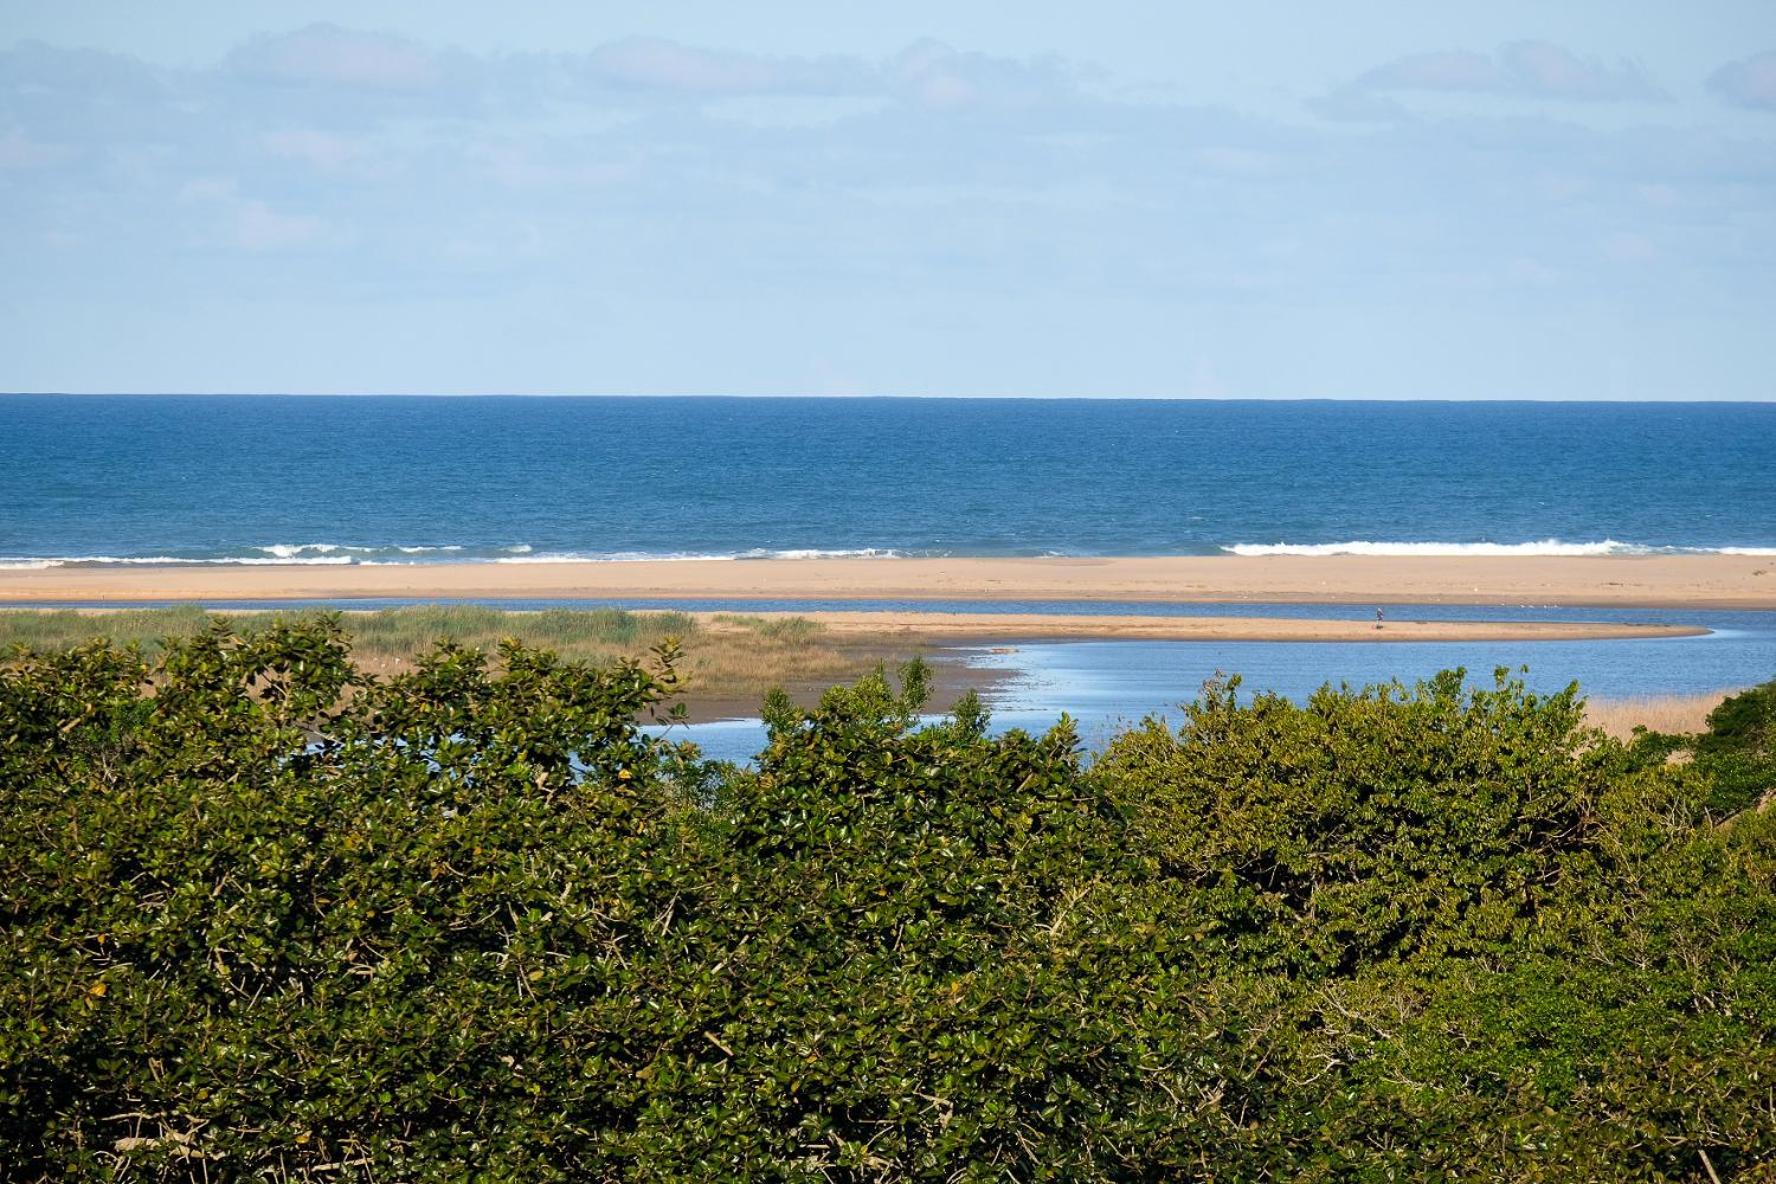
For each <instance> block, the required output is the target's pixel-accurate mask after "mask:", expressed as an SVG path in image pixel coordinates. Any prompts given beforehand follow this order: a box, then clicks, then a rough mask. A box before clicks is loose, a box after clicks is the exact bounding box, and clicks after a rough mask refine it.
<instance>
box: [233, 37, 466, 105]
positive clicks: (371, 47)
mask: <svg viewBox="0 0 1776 1184" xmlns="http://www.w3.org/2000/svg"><path fill="white" fill-rule="evenodd" d="M228 65H229V67H230V68H231V69H232V70H233V71H234V72H235V73H236V74H237V75H239V76H241V77H243V78H251V79H256V80H261V81H266V82H277V83H285V84H292V85H318V86H345V87H357V88H363V89H367V90H382V91H420V90H427V89H430V88H431V87H433V86H436V85H437V84H438V83H439V82H440V81H441V80H442V78H443V76H444V70H443V68H442V67H441V65H440V63H439V61H438V59H437V58H436V57H435V56H434V55H433V54H432V53H430V52H429V51H428V50H426V49H425V48H424V47H423V46H420V45H418V44H417V43H415V42H412V41H408V40H406V39H405V38H401V37H396V36H393V35H391V34H387V33H366V32H359V31H357V30H353V29H342V28H340V27H339V26H337V25H329V24H315V25H309V26H308V27H307V28H303V29H298V30H296V31H295V32H293V33H280V34H267V35H262V36H259V37H255V38H253V39H252V40H251V41H249V42H247V44H245V45H243V46H241V47H240V48H239V49H237V50H235V51H234V53H232V54H230V55H229V58H228Z"/></svg>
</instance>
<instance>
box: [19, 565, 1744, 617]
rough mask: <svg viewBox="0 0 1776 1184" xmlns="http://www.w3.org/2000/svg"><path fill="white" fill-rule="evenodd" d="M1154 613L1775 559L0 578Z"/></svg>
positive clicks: (1598, 601) (307, 596)
mask: <svg viewBox="0 0 1776 1184" xmlns="http://www.w3.org/2000/svg"><path fill="white" fill-rule="evenodd" d="M360 597H361V598H408V599H434V598H474V599H479V598H537V599H574V598H585V599H617V600H621V599H626V598H628V599H643V598H684V599H736V600H740V599H751V600H765V599H782V600H1153V601H1198V602H1229V603H1241V602H1245V603H1251V602H1280V603H1322V604H1324V603H1357V604H1492V605H1525V606H1535V605H1580V606H1585V605H1591V606H1627V607H1672V608H1682V607H1695V608H1719V609H1731V608H1776V556H1765V555H1725V554H1702V555H1646V556H1583V557H1568V556H1512V557H1504V558H1497V557H1486V558H1478V557H1442V556H1439V557H1418V556H1413V557H1404V556H1364V555H1332V556H1313V557H1303V556H1262V557H1241V556H1201V557H1199V556H1156V557H1140V558H1106V559H979V558H964V559H759V560H689V561H637V562H612V563H512V564H504V563H461V564H447V563H437V564H396V565H388V566H374V565H351V566H346V565H340V566H308V567H303V566H278V565H268V566H256V567H249V566H239V567H235V566H199V565H181V566H171V565H169V566H73V565H70V566H63V567H50V568H41V569H18V568H15V569H7V570H0V602H11V603H14V604H41V603H46V602H91V603H105V602H117V601H191V600H197V601H204V600H207V601H217V600H313V599H338V598H360Z"/></svg>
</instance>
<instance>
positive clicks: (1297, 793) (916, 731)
mask: <svg viewBox="0 0 1776 1184" xmlns="http://www.w3.org/2000/svg"><path fill="white" fill-rule="evenodd" d="M674 659H675V653H674V650H673V648H672V647H671V645H670V644H666V645H663V646H662V647H661V649H660V650H659V651H658V653H657V659H656V661H655V662H654V664H653V665H651V666H650V667H647V668H643V667H641V666H639V665H636V664H634V663H628V664H623V665H619V666H614V667H607V668H595V667H591V666H587V665H584V664H580V663H574V662H564V661H560V660H558V659H556V658H554V657H553V656H551V655H549V654H547V653H544V652H540V651H535V650H530V649H526V648H524V647H522V646H517V645H510V646H507V647H505V648H504V650H503V651H502V653H501V654H500V657H499V661H498V662H497V664H494V665H492V666H490V664H489V663H488V662H487V661H486V660H485V659H484V658H483V657H482V656H481V655H480V654H478V653H476V652H473V651H469V650H464V649H460V648H456V647H453V646H450V645H444V646H441V647H439V648H438V649H437V650H436V651H434V652H433V653H432V655H431V656H430V657H429V658H427V659H425V660H424V661H423V662H421V663H420V664H419V666H418V667H417V668H416V669H415V670H414V671H413V672H411V673H409V674H405V675H401V676H399V677H396V678H392V679H375V678H371V677H369V676H367V675H364V674H362V673H361V672H359V671H358V670H356V669H355V668H354V667H353V665H352V663H351V661H350V658H349V655H348V654H347V652H346V648H345V645H344V642H343V639H342V636H341V635H340V633H339V632H338V627H337V624H336V623H335V622H331V621H328V620H326V619H308V620H302V621H298V622H282V623H277V624H271V625H266V626H264V627H260V628H255V629H253V630H252V631H251V632H247V633H235V632H231V631H230V630H229V629H228V628H226V627H223V626H216V627H211V628H208V629H206V630H203V631H200V632H197V633H196V634H195V635H194V636H190V637H187V638H185V639H174V640H171V641H169V642H168V643H167V644H166V645H165V646H164V648H162V649H160V650H159V651H157V652H156V654H155V656H154V657H153V660H152V661H150V660H148V659H146V658H144V656H143V654H142V653H141V652H140V651H136V650H132V649H119V648H114V647H112V646H109V645H106V644H93V645H87V646H82V647H79V648H76V649H72V650H67V651H63V652H59V653H52V654H46V655H25V656H23V657H21V658H20V659H19V660H17V661H15V662H13V663H11V664H9V665H7V666H5V667H0V926H3V927H4V932H5V949H4V961H0V1149H4V1152H5V1154H4V1155H0V1179H16V1180H33V1181H34V1180H61V1179H94V1180H97V1179H193V1180H223V1179H253V1178H265V1179H275V1180H292V1179H310V1180H340V1179H361V1180H374V1179H382V1180H386V1179H398V1180H416V1181H429V1180H437V1181H444V1180H460V1179H465V1178H469V1179H486V1180H525V1181H529V1180H602V1179H624V1180H650V1181H667V1180H730V1179H733V1180H754V1179H756V1180H808V1181H813V1180H983V1181H984V1180H1004V1179H1015V1180H1037V1179H1052V1180H1140V1181H1156V1180H1172V1179H1216V1180H1265V1179H1308V1180H1353V1181H1355V1180H1407V1179H1424V1180H1432V1179H1436V1180H1443V1179H1467V1178H1474V1179H1491V1180H1501V1179H1526V1180H1527V1179H1541V1180H1670V1179H1685V1178H1691V1179H1702V1178H1705V1177H1706V1173H1707V1171H1709V1170H1713V1171H1715V1172H1717V1173H1719V1174H1720V1175H1721V1177H1722V1178H1723V1179H1725V1180H1731V1179H1735V1178H1737V1179H1744V1180H1750V1179H1754V1178H1768V1173H1769V1172H1770V1171H1772V1165H1773V1164H1776V1121H1772V1115H1771V1112H1770V1110H1769V1088H1770V1082H1771V1081H1772V1080H1773V1078H1776V1053H1773V1052H1772V1050H1773V1049H1776V1032H1773V1031H1772V1026H1773V1019H1772V1017H1776V978H1773V976H1772V971H1771V967H1772V966H1773V965H1776V889H1773V884H1776V815H1772V814H1771V813H1770V812H1767V811H1766V812H1763V813H1759V812H1755V811H1754V812H1746V813H1743V814H1741V815H1739V816H1738V817H1736V818H1733V819H1731V820H1730V821H1728V822H1726V823H1725V824H1724V825H1717V824H1716V820H1715V818H1714V816H1712V815H1710V814H1709V813H1708V812H1707V811H1705V810H1704V808H1703V802H1704V799H1705V798H1706V797H1707V795H1708V793H1709V792H1710V783H1709V781H1708V780H1707V778H1706V776H1705V775H1703V774H1702V773H1699V772H1697V771H1696V770H1695V769H1691V768H1685V767H1680V766H1676V765H1669V764H1667V763H1665V762H1663V761H1659V760H1649V759H1644V758H1643V757H1642V756H1640V755H1637V754H1636V752H1635V751H1634V750H1633V749H1631V748H1628V747H1625V746H1623V745H1621V744H1618V743H1616V742H1614V741H1610V740H1608V739H1606V738H1604V737H1602V736H1600V735H1598V734H1596V733H1593V732H1589V731H1587V730H1585V729H1584V728H1583V727H1582V726H1581V725H1580V721H1579V709H1578V705H1577V699H1576V695H1575V694H1574V693H1573V692H1572V691H1568V692H1565V693H1563V694H1560V695H1555V696H1546V697H1543V696H1535V695H1531V694H1529V693H1527V692H1526V691H1525V690H1524V688H1523V687H1522V686H1520V685H1518V684H1514V683H1510V682H1508V681H1505V680H1504V679H1502V678H1501V679H1500V680H1499V682H1498V685H1497V686H1496V687H1495V688H1494V689H1491V690H1484V691H1468V690H1465V689H1464V688H1463V686H1462V680H1461V676H1460V674H1459V672H1456V673H1452V674H1449V675H1445V676H1440V677H1439V678H1437V679H1435V680H1432V681H1431V682H1430V683H1427V684H1423V685H1421V686H1418V687H1415V688H1410V689H1408V688H1403V687H1397V686H1394V687H1382V688H1371V689H1366V690H1361V691H1353V690H1331V689H1327V690H1325V691H1322V692H1321V693H1319V694H1318V695H1316V696H1315V697H1314V698H1313V699H1312V700H1311V701H1310V702H1309V703H1307V704H1305V705H1303V706H1296V705H1294V704H1291V703H1288V702H1286V701H1284V700H1281V699H1277V698H1274V697H1269V696H1260V697H1258V698H1257V699H1256V700H1254V701H1252V702H1250V703H1244V704H1242V703H1241V702H1240V701H1239V700H1238V698H1237V697H1236V692H1237V687H1236V686H1235V685H1233V684H1228V685H1220V686H1211V687H1210V688H1208V690H1207V691H1206V692H1205V694H1204V696H1203V697H1202V698H1201V699H1200V700H1199V701H1198V702H1197V703H1195V704H1194V705H1193V706H1192V707H1191V708H1190V709H1189V710H1188V713H1187V716H1186V720H1185V723H1184V726H1183V728H1182V729H1181V730H1180V731H1179V732H1177V733H1173V732H1170V731H1168V730H1167V729H1165V728H1163V727H1161V726H1159V725H1149V726H1147V727H1145V728H1142V729H1138V730H1136V731H1134V732H1131V733H1129V734H1127V735H1125V736H1123V737H1121V738H1119V739H1118V740H1116V741H1115V742H1114V743H1113V744H1112V745H1111V746H1110V747H1109V749H1108V750H1107V751H1106V752H1105V753H1104V754H1103V755H1102V757H1101V758H1100V759H1098V760H1097V761H1095V762H1092V763H1090V764H1087V763H1086V762H1085V761H1084V760H1083V759H1082V754H1081V752H1080V750H1079V746H1078V743H1077V739H1076V737H1075V735H1074V732H1073V731H1072V729H1071V727H1070V725H1068V724H1067V723H1066V722H1065V721H1063V722H1062V724H1061V725H1059V726H1057V727H1056V728H1055V729H1053V730H1052V731H1050V732H1049V733H1047V734H1046V735H1043V736H1031V735H1027V734H1025V733H1022V732H1016V731H1013V732H1009V733H1006V734H1004V735H998V736H995V735H991V734H989V730H988V728H987V726H986V725H987V721H986V718H985V713H984V712H983V711H982V710H981V708H980V705H979V703H978V701H977V700H974V699H972V698H965V699H964V701H963V703H962V704H961V705H960V706H959V707H958V709H957V711H956V712H955V713H954V714H953V715H952V716H951V717H950V718H948V719H946V720H944V721H942V722H940V723H938V724H936V725H934V726H920V723H919V711H920V709H921V707H922V705H923V701H924V687H925V672H924V671H923V669H922V668H921V667H919V666H917V665H915V666H913V667H910V668H909V669H908V670H907V671H905V672H904V673H903V677H902V679H901V685H900V686H899V688H898V689H897V688H896V687H894V686H893V685H891V683H890V682H889V681H888V680H887V679H886V678H885V677H882V676H880V675H877V676H873V677H870V678H866V679H864V680H862V681H861V682H859V683H858V684H856V685H855V686H850V687H842V688H836V689H834V690H832V691H830V692H828V694H827V695H826V696H825V697H824V698H823V699H822V700H821V702H820V703H819V704H818V706H816V707H815V708H813V709H811V710H802V709H798V708H796V707H795V706H794V705H793V704H791V703H790V702H789V701H788V700H787V699H786V698H784V697H781V696H776V697H773V698H772V699H771V700H770V701H769V702H768V704H767V719H768V722H769V739H768V743H767V746H766V748H765V750H764V751H763V752H762V753H761V754H760V756H759V759H758V761H757V764H756V767H755V768H752V769H739V768H735V767H733V766H715V765H707V764H704V763H702V762H700V761H699V760H698V759H697V758H696V756H695V754H694V752H691V751H687V749H686V748H684V747H681V746H677V745H674V744H671V743H669V742H666V741H661V740H656V739H649V738H648V737H647V736H646V735H644V734H643V733H642V732H641V731H640V730H639V729H638V728H637V727H636V721H637V719H638V717H657V718H669V715H668V713H667V709H666V705H667V703H668V702H669V701H670V698H671V696H672V694H673V692H674V690H675V688H676V675H675V673H674V665H673V663H674ZM1704 1157H1706V1159H1705V1158H1704ZM1760 1172H1762V1173H1765V1175H1763V1176H1759V1173H1760Z"/></svg>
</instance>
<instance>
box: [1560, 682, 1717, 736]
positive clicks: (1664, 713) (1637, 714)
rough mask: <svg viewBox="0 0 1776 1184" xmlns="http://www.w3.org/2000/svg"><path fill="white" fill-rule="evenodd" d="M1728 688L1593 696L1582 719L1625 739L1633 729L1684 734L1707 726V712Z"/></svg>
mask: <svg viewBox="0 0 1776 1184" xmlns="http://www.w3.org/2000/svg"><path fill="white" fill-rule="evenodd" d="M1730 693H1731V692H1729V691H1716V692H1712V693H1710V694H1706V695H1646V696H1640V697H1637V698H1628V699H1593V700H1591V701H1590V702H1589V703H1587V704H1586V705H1585V722H1586V723H1588V724H1590V725H1591V726H1592V727H1594V728H1602V729H1603V730H1604V731H1605V732H1607V733H1609V734H1610V735H1611V736H1615V737H1617V738H1619V739H1624V740H1625V739H1627V738H1628V737H1630V736H1632V735H1633V734H1634V729H1635V728H1637V727H1644V728H1646V729H1648V730H1649V731H1653V732H1669V733H1674V734H1686V733H1693V732H1701V731H1704V730H1706V728H1707V727H1708V713H1709V712H1711V711H1713V710H1714V709H1715V708H1716V707H1719V706H1720V704H1721V700H1722V699H1725V698H1726V697H1727V695H1729V694H1730Z"/></svg>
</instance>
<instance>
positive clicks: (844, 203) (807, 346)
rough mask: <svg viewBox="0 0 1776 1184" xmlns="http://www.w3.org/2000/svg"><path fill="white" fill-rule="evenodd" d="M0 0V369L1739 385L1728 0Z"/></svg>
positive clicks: (1756, 232) (1562, 393)
mask: <svg viewBox="0 0 1776 1184" xmlns="http://www.w3.org/2000/svg"><path fill="white" fill-rule="evenodd" d="M1455 7H1456V6H1448V5H1437V6H1433V5H1425V4H1422V3H1410V4H1408V3H1374V2H1370V3H1364V2H1361V0H1358V2H1354V3H1345V4H1339V5H1323V4H1309V3H1305V2H1304V3H1287V4H1285V3H1276V2H1270V3H1266V2H1263V0H1259V2H1256V3H1251V4H1246V5H1241V6H1232V5H1218V6H1209V5H1202V4H1194V3H1181V2H1173V3H1165V4H1161V3H1158V2H1149V3H1126V2H1119V0H1100V2H1099V3H1095V4H1092V5H1089V6H1081V5H1078V4H1058V3H1042V2H1024V3H1016V4H1013V3H976V4H968V5H957V4H955V3H949V4H937V3H929V2H926V0H907V2H903V3H900V4H896V5H874V6H863V5H839V4H830V3H828V4H813V3H796V4H787V3H755V4H751V5H734V4H732V3H723V4H716V3H708V2H704V0H690V2H680V3H672V4H662V5H651V6H641V5H623V6H617V5H608V4H587V3H575V4H570V3H518V4H513V5H509V6H505V10H504V11H499V12H497V13H496V11H495V10H494V9H493V8H492V7H491V6H487V5H470V4H451V5H438V4H435V3H425V4H421V3H394V2H387V0H384V2H378V0H361V2H358V3H353V4H343V3H338V4H334V3H284V2H276V0H274V2H262V3H255V4H250V5H242V4H220V3H191V2H182V0H160V2H158V3H156V4H153V5H143V4H140V3H137V2H129V3H123V2H118V0H87V2H85V3H81V4H66V5H25V4H22V3H16V2H12V0H0V390H69V391H170V390H179V391H203V392H209V391H316V392H381V391H402V392H406V391H413V392H446V393H459V392H460V393H493V392H523V393H638V394H648V393H711V394H720V393H732V394H827V395H849V394H938V395H1018V394H1024V395H1087V396H1115V395H1138V396H1166V397H1190V396H1198V397H1201V396H1225V397H1256V398H1278V397H1332V398H1361V397H1373V398H1626V399H1642V398H1677V399H1688V398H1729V399H1770V398H1772V397H1776V380H1773V377H1772V376H1773V374H1776V366H1773V365H1772V363H1773V362H1776V344H1773V343H1776V332H1772V331H1771V329H1770V326H1771V325H1772V324H1776V6H1772V5H1770V4H1769V3H1768V2H1767V0H1755V2H1721V3H1703V4H1699V5H1692V6H1676V5H1655V4H1647V3H1641V4H1621V3H1614V4H1605V3H1591V2H1574V3H1563V4H1559V5H1554V4H1548V3H1545V2H1538V3H1525V2H1520V0H1504V2H1497V3H1489V4H1486V5H1478V4H1475V5H1462V6H1460V9H1461V11H1450V9H1453V8H1455Z"/></svg>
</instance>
